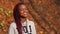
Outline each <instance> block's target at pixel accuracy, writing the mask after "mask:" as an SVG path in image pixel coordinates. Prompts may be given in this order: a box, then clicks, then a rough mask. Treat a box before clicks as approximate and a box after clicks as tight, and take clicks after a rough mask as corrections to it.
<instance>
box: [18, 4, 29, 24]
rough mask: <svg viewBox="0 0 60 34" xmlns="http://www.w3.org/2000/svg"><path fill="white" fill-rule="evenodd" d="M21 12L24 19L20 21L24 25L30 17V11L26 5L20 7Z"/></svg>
mask: <svg viewBox="0 0 60 34" xmlns="http://www.w3.org/2000/svg"><path fill="white" fill-rule="evenodd" d="M19 12H20V15H21V16H22V17H24V18H22V17H21V18H20V21H21V23H24V22H25V21H26V19H27V17H28V10H27V7H26V6H25V5H20V6H19Z"/></svg>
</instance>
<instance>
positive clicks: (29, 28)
mask: <svg viewBox="0 0 60 34" xmlns="http://www.w3.org/2000/svg"><path fill="white" fill-rule="evenodd" d="M8 34H18V30H17V26H16V23H15V22H13V23H11V24H10V27H9V31H8ZM22 34H36V29H35V25H34V22H33V21H29V20H28V19H27V20H26V21H25V22H24V23H22Z"/></svg>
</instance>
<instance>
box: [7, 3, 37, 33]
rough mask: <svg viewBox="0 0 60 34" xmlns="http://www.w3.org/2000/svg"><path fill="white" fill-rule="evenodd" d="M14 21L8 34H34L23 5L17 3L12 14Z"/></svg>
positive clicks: (32, 25) (34, 31)
mask: <svg viewBox="0 0 60 34" xmlns="http://www.w3.org/2000/svg"><path fill="white" fill-rule="evenodd" d="M13 16H14V19H15V21H14V22H13V23H11V25H10V27H9V33H8V34H36V30H35V25H34V23H33V22H32V21H30V20H28V18H27V16H28V10H27V8H26V6H25V4H23V3H18V4H17V5H16V6H15V8H14V12H13Z"/></svg>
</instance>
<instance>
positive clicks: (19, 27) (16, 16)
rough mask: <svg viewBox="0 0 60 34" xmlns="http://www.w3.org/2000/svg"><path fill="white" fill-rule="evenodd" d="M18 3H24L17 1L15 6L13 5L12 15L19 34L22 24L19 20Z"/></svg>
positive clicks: (20, 33)
mask: <svg viewBox="0 0 60 34" xmlns="http://www.w3.org/2000/svg"><path fill="white" fill-rule="evenodd" d="M20 5H24V3H18V4H17V5H16V6H15V7H14V10H13V11H14V12H13V16H14V19H15V22H16V25H17V30H18V33H19V34H22V24H21V22H20V13H19V6H20Z"/></svg>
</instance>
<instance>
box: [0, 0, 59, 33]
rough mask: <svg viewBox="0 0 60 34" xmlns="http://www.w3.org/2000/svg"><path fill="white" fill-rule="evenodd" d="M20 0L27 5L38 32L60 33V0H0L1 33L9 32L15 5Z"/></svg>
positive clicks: (30, 17)
mask: <svg viewBox="0 0 60 34" xmlns="http://www.w3.org/2000/svg"><path fill="white" fill-rule="evenodd" d="M20 2H23V3H25V4H26V5H27V8H28V10H29V14H28V15H29V16H28V17H29V19H30V20H32V21H34V22H35V26H36V32H37V34H60V0H0V34H8V28H9V26H10V24H11V23H12V22H13V21H14V18H13V9H14V6H15V5H16V4H17V3H20Z"/></svg>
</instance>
